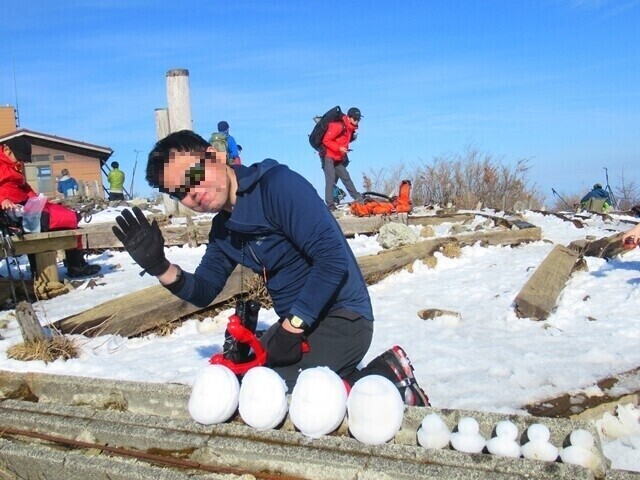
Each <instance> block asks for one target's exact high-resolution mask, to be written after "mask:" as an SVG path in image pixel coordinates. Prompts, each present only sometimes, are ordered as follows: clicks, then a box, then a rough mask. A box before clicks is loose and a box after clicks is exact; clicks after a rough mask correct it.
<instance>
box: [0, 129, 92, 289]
mask: <svg viewBox="0 0 640 480" xmlns="http://www.w3.org/2000/svg"><path fill="white" fill-rule="evenodd" d="M30 161H31V144H30V143H29V141H28V140H27V139H26V138H24V137H13V138H10V139H8V140H5V141H3V142H2V143H0V208H2V210H4V211H7V210H14V209H16V207H17V206H18V205H24V204H25V203H27V200H29V199H30V198H33V197H37V196H38V194H37V193H36V192H35V191H34V190H33V188H31V186H30V185H29V184H28V183H27V180H26V178H25V174H24V162H30ZM78 220H79V215H78V213H77V212H75V211H74V210H71V209H69V208H67V207H65V206H64V205H59V204H56V203H51V202H49V201H47V203H46V204H45V206H44V209H43V210H42V215H41V217H40V228H41V231H43V232H46V231H50V230H68V229H72V228H77V227H78ZM65 253H66V265H67V275H68V276H70V277H83V276H87V275H94V274H96V273H98V272H99V271H100V266H99V265H89V264H88V263H87V261H86V260H85V259H84V253H83V252H82V251H81V250H78V249H69V250H66V251H65ZM29 261H30V263H31V267H32V270H33V271H35V270H36V268H34V266H35V261H34V256H31V255H30V256H29Z"/></svg>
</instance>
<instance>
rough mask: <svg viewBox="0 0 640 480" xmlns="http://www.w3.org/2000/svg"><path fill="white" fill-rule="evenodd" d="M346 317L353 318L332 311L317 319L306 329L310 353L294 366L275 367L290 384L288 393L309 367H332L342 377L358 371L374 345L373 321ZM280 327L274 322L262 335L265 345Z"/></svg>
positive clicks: (353, 316)
mask: <svg viewBox="0 0 640 480" xmlns="http://www.w3.org/2000/svg"><path fill="white" fill-rule="evenodd" d="M347 316H349V317H352V318H353V319H349V318H345V317H344V316H340V315H337V314H329V315H328V316H326V317H324V318H323V319H320V320H318V321H317V322H316V324H315V325H314V327H313V328H312V329H311V330H310V331H309V332H307V341H308V342H309V352H307V353H305V354H303V355H302V360H300V361H299V362H298V363H296V364H293V365H287V366H285V367H275V368H273V370H274V371H275V372H277V373H278V374H279V375H280V376H281V377H282V378H283V379H284V381H285V382H286V383H287V387H288V388H289V393H291V390H292V389H293V386H294V385H295V384H296V381H297V380H298V375H300V372H301V371H302V370H304V369H306V368H313V367H329V368H330V369H331V370H333V371H334V372H336V373H337V374H338V375H339V376H340V377H341V378H346V377H349V376H350V375H352V374H353V373H354V372H357V370H356V367H357V366H358V364H359V363H360V362H361V361H362V359H363V358H364V356H365V355H366V353H367V351H368V350H369V346H370V345H371V339H372V337H373V322H371V321H369V320H367V319H365V318H363V317H360V316H357V317H356V316H355V315H347ZM278 328H281V327H280V323H275V324H274V325H272V326H271V327H270V328H269V329H268V330H267V331H266V332H265V333H264V334H263V335H262V337H260V341H261V342H262V344H263V345H266V342H267V340H268V339H269V338H270V337H271V336H272V335H273V333H274V332H275V331H276V329H278Z"/></svg>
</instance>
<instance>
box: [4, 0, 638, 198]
mask: <svg viewBox="0 0 640 480" xmlns="http://www.w3.org/2000/svg"><path fill="white" fill-rule="evenodd" d="M183 5H187V6H183ZM3 17H4V18H3V20H4V21H3V28H2V30H1V31H0V68H1V69H2V71H3V72H4V75H2V76H0V104H15V94H14V79H13V64H14V63H15V73H16V81H17V89H18V103H19V109H20V121H21V127H23V128H27V129H31V130H36V131H42V132H45V133H49V134H54V135H59V136H65V137H70V138H73V139H77V140H82V141H85V142H89V143H95V144H98V145H103V146H109V147H111V148H112V149H113V150H114V151H115V153H114V155H113V157H112V158H113V159H115V160H118V161H119V162H120V164H121V168H123V170H125V172H126V173H127V174H128V175H129V178H128V180H127V188H128V186H129V182H130V180H131V172H132V169H133V164H134V160H135V157H136V153H135V150H140V151H141V153H140V154H139V155H138V167H137V172H136V181H135V190H136V192H137V193H142V194H149V193H151V189H150V188H149V187H148V186H146V183H145V182H144V179H143V177H144V168H145V165H146V154H147V153H148V151H149V150H150V149H151V148H152V146H153V144H154V143H155V141H156V140H157V139H156V133H155V125H154V110H155V109H156V108H162V107H166V104H167V100H166V82H165V74H166V72H167V71H168V70H171V69H174V68H186V69H188V70H189V72H190V88H191V108H192V115H193V124H194V130H195V131H196V132H198V133H200V134H201V135H202V136H204V137H205V138H208V136H209V135H210V133H211V132H212V131H213V130H214V129H215V126H216V124H217V122H218V121H219V120H222V119H224V120H227V121H228V122H229V124H230V125H231V133H232V135H234V137H235V138H236V140H237V141H238V143H240V144H241V145H242V146H243V148H244V151H243V160H244V162H245V163H250V162H253V161H259V160H262V159H263V158H266V157H271V158H275V159H277V160H279V161H281V162H283V163H286V164H288V165H289V166H291V167H292V168H293V169H295V170H297V171H298V172H300V173H302V174H303V175H304V176H305V177H307V178H308V179H309V180H310V181H311V182H312V183H313V184H314V185H315V186H316V188H319V189H321V188H322V185H323V176H322V171H321V170H320V166H319V161H318V160H317V157H316V155H315V153H314V151H313V150H312V149H311V147H310V146H309V144H308V142H307V135H308V134H309V132H310V131H311V129H312V127H313V121H312V117H313V116H314V115H315V114H321V113H323V112H324V111H326V110H327V109H328V108H331V107H333V106H334V105H341V106H342V107H343V109H345V110H346V109H347V108H349V107H350V106H357V107H359V108H360V109H361V110H362V114H363V116H364V118H363V120H362V122H361V126H360V135H359V138H358V141H357V142H355V143H354V144H353V145H352V148H353V149H354V150H353V152H352V154H351V155H350V158H351V160H352V163H351V165H350V167H349V170H350V172H351V174H352V177H353V178H354V180H355V182H356V185H357V186H360V185H361V178H362V172H370V171H371V170H379V169H381V168H389V167H393V165H395V164H397V163H398V162H401V161H403V162H405V163H406V164H408V165H417V164H419V163H421V162H431V161H432V159H433V158H434V157H436V156H439V155H445V154H449V153H461V152H463V151H464V150H465V148H466V147H467V146H468V145H473V146H475V147H477V148H479V149H481V150H482V151H484V152H487V153H490V154H492V155H493V156H494V157H497V158H501V159H503V162H504V163H505V164H513V163H515V161H516V160H517V159H520V158H529V159H530V166H531V167H532V168H531V173H530V178H531V180H532V181H534V182H536V183H537V184H538V185H539V187H540V188H541V190H542V191H543V192H544V193H545V195H547V197H548V198H549V199H550V200H552V198H551V197H552V193H551V188H552V187H554V188H555V189H556V190H558V191H560V192H562V193H565V194H566V193H574V192H582V191H583V190H584V189H588V188H589V187H590V186H591V185H592V184H593V183H595V182H602V183H604V180H605V178H604V170H603V167H607V168H608V169H609V176H610V180H611V184H612V185H615V184H616V183H618V178H619V176H620V174H621V173H622V172H624V175H625V177H626V179H627V180H635V181H639V180H640V179H639V177H640V0H618V1H608V0H538V1H512V0H500V1H499V0H483V1H479V0H478V1H457V0H448V1H440V0H434V1H428V0H418V1H413V0H405V1H403V2H382V1H357V2H356V1H351V2H350V1H345V0H339V1H338V0H325V1H323V2H311V1H281V0H269V1H266V0H265V1H257V0H253V1H252V0H235V1H233V2H231V1H217V0H207V1H204V0H203V1H190V2H177V1H171V2H169V1H155V2H152V1H142V0H127V1H115V0H101V1H95V0H77V1H65V0H59V1H56V2H50V1H48V0H40V1H32V0H23V1H22V2H20V7H19V8H14V9H13V10H11V9H5V12H4V13H3Z"/></svg>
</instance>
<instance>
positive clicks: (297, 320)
mask: <svg viewBox="0 0 640 480" xmlns="http://www.w3.org/2000/svg"><path fill="white" fill-rule="evenodd" d="M289 323H290V324H291V326H292V327H295V328H302V327H304V322H303V321H302V319H301V318H300V317H293V318H291V320H289Z"/></svg>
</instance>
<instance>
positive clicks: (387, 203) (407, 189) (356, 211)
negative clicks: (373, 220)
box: [351, 180, 413, 217]
mask: <svg viewBox="0 0 640 480" xmlns="http://www.w3.org/2000/svg"><path fill="white" fill-rule="evenodd" d="M368 195H375V196H378V197H381V199H380V200H376V199H373V198H371V197H370V196H368ZM363 197H365V198H364V202H363V203H357V202H352V203H351V213H352V214H353V215H355V216H356V217H368V216H370V215H388V214H390V213H408V212H410V211H411V210H412V209H413V205H412V203H411V182H410V181H409V180H403V181H402V183H401V184H400V190H399V192H398V196H397V197H393V198H389V197H387V196H386V195H382V194H380V193H375V192H365V193H364V194H363Z"/></svg>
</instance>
